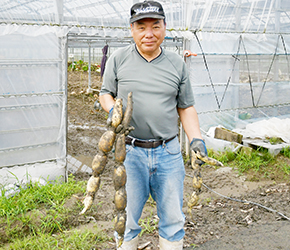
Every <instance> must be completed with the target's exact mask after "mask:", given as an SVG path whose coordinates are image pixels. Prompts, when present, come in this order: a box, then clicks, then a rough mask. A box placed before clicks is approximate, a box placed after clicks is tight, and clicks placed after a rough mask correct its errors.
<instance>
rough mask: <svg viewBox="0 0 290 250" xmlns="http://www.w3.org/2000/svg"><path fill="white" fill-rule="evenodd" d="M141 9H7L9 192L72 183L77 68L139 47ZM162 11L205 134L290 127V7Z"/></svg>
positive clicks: (74, 5)
mask: <svg viewBox="0 0 290 250" xmlns="http://www.w3.org/2000/svg"><path fill="white" fill-rule="evenodd" d="M135 2H138V1H135V0H122V1H117V0H18V1H13V0H3V1H2V3H1V6H0V82H1V83H0V179H1V182H2V183H11V182H13V180H15V176H18V178H20V179H22V178H23V176H25V175H27V174H28V175H31V176H32V177H36V178H38V177H40V176H44V178H46V177H47V176H49V178H51V179H54V178H56V177H57V176H63V177H64V178H66V175H67V168H66V166H67V140H66V136H67V130H68V124H67V70H68V62H69V61H75V60H79V59H82V60H84V61H87V62H89V65H90V64H91V63H100V62H101V59H102V56H103V54H102V49H103V48H104V47H105V46H107V47H108V54H107V56H108V57H109V56H110V55H111V53H113V52H114V51H115V50H116V49H118V48H119V47H122V46H125V45H127V44H130V43H132V42H133V40H132V38H131V32H130V25H129V18H130V13H129V9H130V7H131V6H132V4H133V3H135ZM160 3H162V5H163V7H164V10H165V13H166V24H167V25H166V29H167V33H166V37H165V40H164V42H163V44H162V46H163V47H164V48H165V49H169V50H172V51H175V52H176V53H178V54H179V55H180V56H181V57H182V58H183V59H184V60H185V61H186V65H187V66H188V70H189V73H190V79H191V84H192V89H193V92H194V96H195V101H196V105H195V108H196V109H197V111H198V114H199V120H200V126H201V129H202V131H203V132H204V133H207V131H208V130H209V129H210V128H211V127H214V126H223V127H225V128H227V129H243V128H245V126H246V125H247V124H251V123H254V122H257V121H260V120H263V119H269V118H273V117H276V118H279V119H288V118H290V117H289V116H290V98H289V96H290V83H289V80H290V61H289V60H290V58H289V52H290V2H289V1H286V0H194V1H193V0H192V1H191V0H160ZM89 74H90V67H89ZM90 88H91V84H90V80H89V81H88V90H90ZM288 124H289V123H288ZM288 131H289V130H288ZM286 140H288V143H290V138H289V137H288V138H286Z"/></svg>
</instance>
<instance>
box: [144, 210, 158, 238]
mask: <svg viewBox="0 0 290 250" xmlns="http://www.w3.org/2000/svg"><path fill="white" fill-rule="evenodd" d="M158 222H159V219H158V218H157V217H156V216H153V212H151V214H150V216H147V217H146V218H145V219H140V220H139V224H140V226H141V228H142V230H141V232H140V237H141V236H142V235H143V234H144V233H147V234H150V233H153V232H154V231H156V230H157V228H158Z"/></svg>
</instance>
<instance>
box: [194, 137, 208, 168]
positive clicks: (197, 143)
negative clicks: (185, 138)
mask: <svg viewBox="0 0 290 250" xmlns="http://www.w3.org/2000/svg"><path fill="white" fill-rule="evenodd" d="M190 149H191V150H192V151H194V153H196V152H199V153H200V155H201V156H202V157H205V156H207V149H206V146H205V143H204V140H202V139H198V138H193V139H192V141H191V143H190ZM195 163H196V164H198V165H200V166H201V165H202V164H204V161H202V160H199V159H196V160H195Z"/></svg>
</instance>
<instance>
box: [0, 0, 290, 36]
mask: <svg viewBox="0 0 290 250" xmlns="http://www.w3.org/2000/svg"><path fill="white" fill-rule="evenodd" d="M134 2H138V1H135V0H121V1H119V0H17V1H16V0H2V3H1V6H0V22H1V23H17V24H23V23H25V24H41V25H43V24H45V25H46V24H49V25H64V26H87V27H91V26H93V27H102V28H128V27H129V22H128V20H129V9H130V7H131V6H132V4H133V3H134ZM159 2H161V3H162V5H163V7H164V10H165V13H166V20H167V28H168V29H169V30H172V29H174V30H201V31H210V32H254V33H265V32H266V33H289V30H290V1H288V0H194V1H191V0H160V1H159Z"/></svg>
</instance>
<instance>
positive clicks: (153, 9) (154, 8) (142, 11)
mask: <svg viewBox="0 0 290 250" xmlns="http://www.w3.org/2000/svg"><path fill="white" fill-rule="evenodd" d="M135 12H136V15H138V14H140V13H149V12H157V13H158V12H159V8H158V7H153V6H149V7H146V8H143V9H136V10H135Z"/></svg>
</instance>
